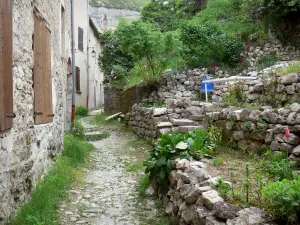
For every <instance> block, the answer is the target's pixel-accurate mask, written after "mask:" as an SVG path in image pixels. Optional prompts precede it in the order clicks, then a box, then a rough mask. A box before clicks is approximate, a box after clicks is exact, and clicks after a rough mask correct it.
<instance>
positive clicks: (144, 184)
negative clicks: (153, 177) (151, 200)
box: [138, 175, 150, 197]
mask: <svg viewBox="0 0 300 225" xmlns="http://www.w3.org/2000/svg"><path fill="white" fill-rule="evenodd" d="M149 185H150V180H149V176H148V175H145V176H143V177H142V178H141V180H140V181H139V186H138V191H139V195H140V197H145V196H146V190H147V188H148V187H149Z"/></svg>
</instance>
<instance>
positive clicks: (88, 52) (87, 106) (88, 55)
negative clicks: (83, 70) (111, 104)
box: [86, 0, 90, 109]
mask: <svg viewBox="0 0 300 225" xmlns="http://www.w3.org/2000/svg"><path fill="white" fill-rule="evenodd" d="M87 30H88V32H87V97H86V98H87V99H86V108H87V109H89V96H90V15H89V1H88V0H87Z"/></svg>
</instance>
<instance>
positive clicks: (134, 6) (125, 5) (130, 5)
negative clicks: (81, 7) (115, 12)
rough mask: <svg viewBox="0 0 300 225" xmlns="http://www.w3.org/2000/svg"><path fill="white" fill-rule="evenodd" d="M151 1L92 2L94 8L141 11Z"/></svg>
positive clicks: (116, 0) (96, 0)
mask: <svg viewBox="0 0 300 225" xmlns="http://www.w3.org/2000/svg"><path fill="white" fill-rule="evenodd" d="M147 2H149V0H90V4H91V5H93V6H103V7H106V8H116V9H131V10H138V11H140V10H141V9H142V7H143V6H144V5H145V3H147Z"/></svg>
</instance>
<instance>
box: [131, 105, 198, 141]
mask: <svg viewBox="0 0 300 225" xmlns="http://www.w3.org/2000/svg"><path fill="white" fill-rule="evenodd" d="M125 120H126V121H127V123H129V124H130V125H131V126H132V127H133V129H134V132H135V133H136V134H137V135H139V136H142V137H143V138H147V139H149V140H153V139H156V138H158V137H160V135H161V134H164V133H171V132H172V131H178V132H182V133H187V132H189V131H191V130H195V129H199V128H203V127H202V126H199V124H198V123H197V122H195V121H192V120H189V119H175V118H173V109H167V108H145V107H142V106H141V104H135V105H134V106H133V107H132V112H131V113H128V114H126V117H125Z"/></svg>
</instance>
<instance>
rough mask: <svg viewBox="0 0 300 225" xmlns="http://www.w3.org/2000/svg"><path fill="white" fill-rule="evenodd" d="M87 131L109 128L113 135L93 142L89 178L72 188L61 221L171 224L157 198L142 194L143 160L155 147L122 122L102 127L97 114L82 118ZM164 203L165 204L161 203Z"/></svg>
mask: <svg viewBox="0 0 300 225" xmlns="http://www.w3.org/2000/svg"><path fill="white" fill-rule="evenodd" d="M80 122H81V123H82V124H83V125H84V127H85V129H86V130H87V131H96V130H99V129H103V128H104V129H107V130H108V132H109V133H110V136H109V137H108V138H107V139H104V140H101V141H94V142H91V143H92V144H93V145H95V147H96V148H97V150H95V151H94V152H93V153H92V155H91V158H90V161H89V162H88V163H87V166H86V168H85V169H84V171H85V172H84V174H85V177H84V178H83V180H82V182H80V183H79V184H78V185H77V186H76V187H73V188H72V189H71V190H70V191H69V196H68V198H67V200H66V201H65V202H63V204H62V205H61V206H60V211H61V224H63V225H70V224H90V225H104V224H105V225H114V224H120V225H125V224H128V225H129V224H134V225H138V224H141V225H142V224H144V225H146V224H153V225H155V224H157V225H158V224H159V225H163V224H168V222H167V219H166V218H164V217H163V215H162V213H163V212H164V210H162V209H161V208H159V207H162V204H159V203H158V202H157V201H158V200H157V199H151V198H150V197H144V198H142V197H140V194H139V193H140V192H139V189H140V188H139V181H140V180H141V179H142V177H143V176H144V172H143V170H144V169H143V167H142V161H143V160H144V159H145V157H146V155H147V152H148V150H149V149H150V148H151V146H149V145H147V144H146V143H145V142H143V141H141V140H138V139H137V137H136V136H135V135H133V134H132V133H130V132H126V131H124V130H123V129H120V127H119V126H118V125H105V126H104V127H99V126H97V125H93V124H95V117H87V118H84V119H82V120H81V121H80ZM160 205H161V206H160Z"/></svg>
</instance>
